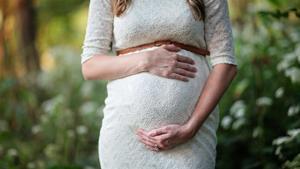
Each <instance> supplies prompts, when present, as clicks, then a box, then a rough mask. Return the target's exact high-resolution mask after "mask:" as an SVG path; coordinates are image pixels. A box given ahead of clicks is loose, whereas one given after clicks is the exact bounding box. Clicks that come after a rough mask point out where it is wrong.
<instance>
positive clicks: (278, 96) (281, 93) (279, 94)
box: [275, 87, 284, 98]
mask: <svg viewBox="0 0 300 169" xmlns="http://www.w3.org/2000/svg"><path fill="white" fill-rule="evenodd" d="M283 94H284V88H283V87H280V88H278V89H277V90H276V92H275V97H276V98H281V97H282V96H283Z"/></svg>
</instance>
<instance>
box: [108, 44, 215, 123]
mask: <svg viewBox="0 0 300 169" xmlns="http://www.w3.org/2000/svg"><path fill="white" fill-rule="evenodd" d="M178 53H179V54H181V55H184V56H186V57H190V58H192V59H193V60H194V61H195V65H194V66H195V67H196V68H197V72H196V73H195V75H196V77H195V78H189V81H188V82H185V81H181V80H177V79H169V78H166V77H161V76H158V75H154V74H151V73H149V72H141V73H138V74H134V75H130V76H127V77H123V78H119V79H115V80H112V81H109V82H108V84H107V98H106V99H105V108H104V110H103V112H104V120H106V121H108V123H113V121H115V122H116V123H127V124H130V125H135V126H143V127H146V128H147V127H149V128H152V127H156V126H159V125H162V124H167V123H182V122H185V121H186V120H187V119H188V118H189V116H190V114H191V113H192V112H193V110H194V107H195V105H196V103H197V100H198V98H199V96H200V93H201V91H202V88H203V86H204V83H205V81H206V79H207V77H208V74H209V68H208V65H207V62H206V60H205V58H204V57H203V56H199V55H196V54H193V53H191V52H189V51H185V50H181V51H179V52H178ZM119 57H122V56H119ZM116 119H118V120H116Z"/></svg>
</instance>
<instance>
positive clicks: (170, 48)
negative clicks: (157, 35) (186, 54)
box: [161, 44, 180, 52]
mask: <svg viewBox="0 0 300 169" xmlns="http://www.w3.org/2000/svg"><path fill="white" fill-rule="evenodd" d="M161 47H162V48H164V49H166V50H168V51H170V52H179V51H180V47H177V46H175V45H174V44H170V45H162V46H161Z"/></svg>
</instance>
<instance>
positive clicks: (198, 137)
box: [81, 0, 237, 169]
mask: <svg viewBox="0 0 300 169" xmlns="http://www.w3.org/2000/svg"><path fill="white" fill-rule="evenodd" d="M110 51H112V52H110ZM81 63H82V74H83V76H84V79H85V80H107V81H108V83H107V98H106V99H105V106H104V109H103V114H104V118H103V120H102V127H101V129H100V134H99V135H100V136H99V144H98V152H99V161H100V165H101V168H102V169H213V168H215V159H216V145H217V137H216V131H217V129H218V124H219V109H218V102H219V100H220V98H221V97H222V95H223V94H224V92H225V91H226V89H227V88H228V86H229V84H230V83H231V81H232V80H233V79H234V77H235V76H236V73H237V62H236V59H235V56H234V47H233V42H232V30H231V24H230V20H229V16H228V4H227V1H226V0H176V1H175V0H90V6H89V13H88V21H87V28H86V34H85V40H84V44H83V51H82V54H81Z"/></svg>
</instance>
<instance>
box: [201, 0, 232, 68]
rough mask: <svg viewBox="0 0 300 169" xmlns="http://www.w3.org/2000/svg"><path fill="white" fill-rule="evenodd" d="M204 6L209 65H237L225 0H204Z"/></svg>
mask: <svg viewBox="0 0 300 169" xmlns="http://www.w3.org/2000/svg"><path fill="white" fill-rule="evenodd" d="M204 6H205V20H204V33H205V41H206V45H207V49H208V50H209V51H210V62H211V65H212V66H215V65H216V64H219V63H227V64H233V65H237V61H236V58H235V54H234V45H233V37H232V28H231V22H230V18H229V12H228V3H227V0H204Z"/></svg>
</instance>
